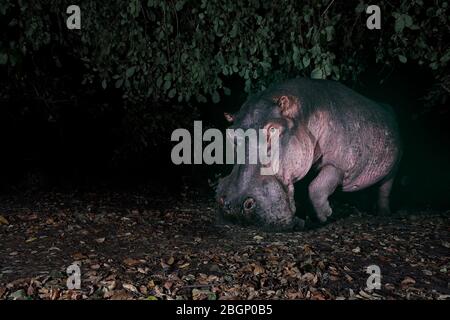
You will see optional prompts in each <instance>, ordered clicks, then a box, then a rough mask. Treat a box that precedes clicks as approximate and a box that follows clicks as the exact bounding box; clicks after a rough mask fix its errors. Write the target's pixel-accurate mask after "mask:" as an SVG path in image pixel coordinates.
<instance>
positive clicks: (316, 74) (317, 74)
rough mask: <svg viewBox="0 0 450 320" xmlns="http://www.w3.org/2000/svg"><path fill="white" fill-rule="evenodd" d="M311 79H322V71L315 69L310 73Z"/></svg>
mask: <svg viewBox="0 0 450 320" xmlns="http://www.w3.org/2000/svg"><path fill="white" fill-rule="evenodd" d="M311 79H323V71H322V69H320V68H315V69H314V70H313V71H311Z"/></svg>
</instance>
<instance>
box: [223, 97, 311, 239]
mask: <svg viewBox="0 0 450 320" xmlns="http://www.w3.org/2000/svg"><path fill="white" fill-rule="evenodd" d="M296 103H297V102H296V100H295V99H294V98H292V97H287V96H282V97H281V98H277V99H274V101H270V100H267V99H266V100H261V101H256V102H255V101H253V103H252V105H251V106H250V107H249V106H248V105H244V107H243V108H241V111H240V112H239V113H238V115H237V116H236V117H233V118H234V123H233V125H232V126H231V128H233V129H237V128H241V129H243V130H246V129H248V128H256V129H263V132H264V133H263V134H265V135H266V136H265V139H266V141H267V143H268V145H270V140H271V135H272V133H273V132H275V130H274V129H276V132H277V134H278V142H279V143H278V150H279V151H278V156H277V157H274V158H271V157H270V159H271V162H270V163H265V164H262V163H260V162H258V163H257V164H248V163H247V162H246V163H245V164H235V165H234V167H233V170H232V172H231V174H230V175H229V176H227V177H225V178H223V179H221V181H220V182H219V185H218V188H217V195H216V198H217V202H218V204H219V208H220V212H221V213H222V215H223V217H224V218H226V219H228V220H232V221H235V222H241V223H244V224H254V225H257V226H260V227H263V228H265V229H269V230H287V229H292V228H293V227H296V226H299V227H301V224H302V222H303V221H301V220H300V219H298V218H296V217H295V202H294V187H293V183H294V182H295V181H297V180H299V179H301V178H303V177H304V176H305V175H306V173H307V172H308V171H309V169H310V168H311V166H312V163H313V156H314V139H313V137H312V136H311V134H310V133H309V131H308V130H307V128H306V126H304V125H302V124H300V123H298V122H296V119H295V116H296V113H295V112H294V110H293V108H296V107H297V106H296V105H295V104H296ZM289 104H292V106H290V105H289ZM289 108H290V109H289ZM228 118H230V116H229V115H228ZM231 120H233V119H231ZM257 147H258V148H259V147H264V148H265V147H266V145H265V144H264V145H260V144H259V143H258V146H257ZM247 159H248V158H247ZM275 162H276V163H275ZM268 167H270V168H272V169H273V170H272V174H267V173H266V174H262V169H264V168H268Z"/></svg>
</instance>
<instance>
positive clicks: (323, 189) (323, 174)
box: [308, 165, 344, 222]
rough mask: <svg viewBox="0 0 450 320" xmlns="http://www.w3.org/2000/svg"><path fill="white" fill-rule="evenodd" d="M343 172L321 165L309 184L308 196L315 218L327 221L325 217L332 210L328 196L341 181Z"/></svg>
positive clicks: (330, 166)
mask: <svg viewBox="0 0 450 320" xmlns="http://www.w3.org/2000/svg"><path fill="white" fill-rule="evenodd" d="M343 177H344V173H343V172H342V170H340V169H338V168H336V167H334V166H332V165H327V166H325V167H323V168H322V169H321V170H320V172H319V174H318V175H317V177H316V178H315V179H314V180H313V181H312V182H311V184H310V185H309V188H308V189H309V198H310V199H311V202H312V205H313V207H314V210H315V211H316V214H317V218H318V219H319V220H320V221H321V222H325V221H327V217H329V216H330V215H331V213H332V212H333V211H332V209H331V207H330V204H329V202H328V197H329V196H330V195H331V194H332V193H333V192H334V190H336V187H337V186H338V185H340V184H341V183H342V179H343Z"/></svg>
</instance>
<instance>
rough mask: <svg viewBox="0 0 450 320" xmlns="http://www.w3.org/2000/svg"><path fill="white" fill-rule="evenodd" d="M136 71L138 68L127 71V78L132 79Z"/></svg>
mask: <svg viewBox="0 0 450 320" xmlns="http://www.w3.org/2000/svg"><path fill="white" fill-rule="evenodd" d="M134 71H136V67H130V68H128V69H127V71H126V75H127V78H129V77H131V76H132V75H133V74H134Z"/></svg>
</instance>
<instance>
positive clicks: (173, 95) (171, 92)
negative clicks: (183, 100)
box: [169, 88, 177, 99]
mask: <svg viewBox="0 0 450 320" xmlns="http://www.w3.org/2000/svg"><path fill="white" fill-rule="evenodd" d="M176 93H177V89H175V88H172V89H171V90H170V91H169V98H170V99H172V98H173V97H175V94H176Z"/></svg>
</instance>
